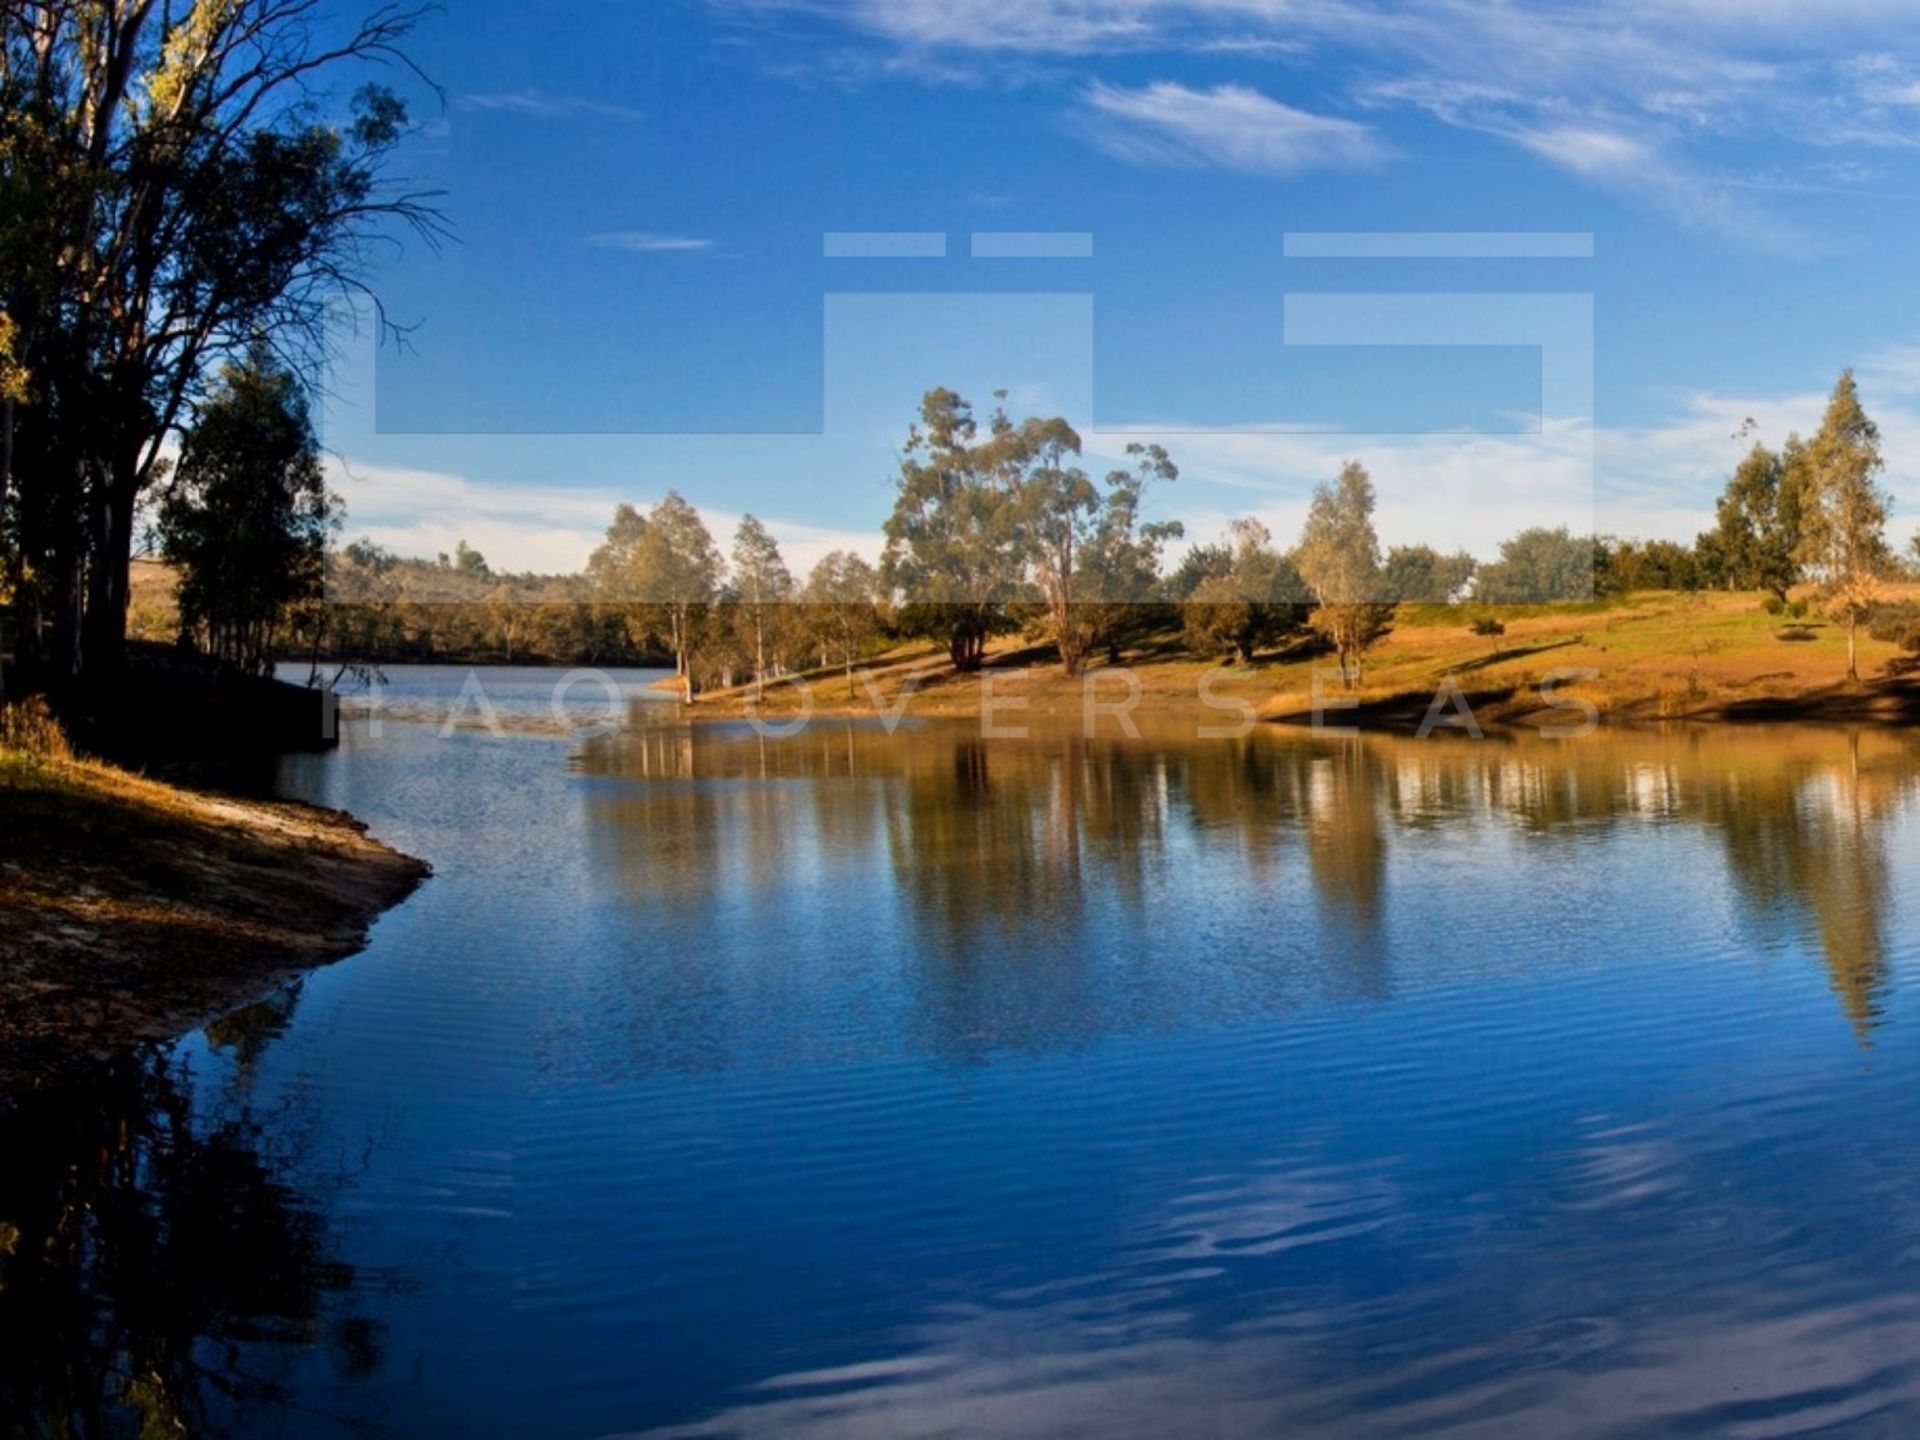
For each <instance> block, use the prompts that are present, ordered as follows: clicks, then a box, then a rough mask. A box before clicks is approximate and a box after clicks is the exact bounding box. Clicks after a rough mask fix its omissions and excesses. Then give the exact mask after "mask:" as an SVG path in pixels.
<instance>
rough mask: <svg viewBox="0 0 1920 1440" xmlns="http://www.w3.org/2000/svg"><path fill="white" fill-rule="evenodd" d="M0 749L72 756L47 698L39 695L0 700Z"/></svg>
mask: <svg viewBox="0 0 1920 1440" xmlns="http://www.w3.org/2000/svg"><path fill="white" fill-rule="evenodd" d="M0 750H17V751H19V752H21V753H22V754H26V755H32V756H35V757H37V758H39V759H44V760H70V759H72V758H73V751H72V749H71V748H70V747H69V746H68V744H67V737H66V733H65V732H64V731H63V730H61V728H60V722H59V721H58V720H55V719H54V718H53V712H52V711H51V710H49V709H47V702H46V701H44V700H41V699H38V698H35V699H31V700H20V701H13V702H8V701H4V700H0Z"/></svg>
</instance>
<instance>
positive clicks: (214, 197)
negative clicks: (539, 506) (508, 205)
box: [0, 0, 438, 671]
mask: <svg viewBox="0 0 1920 1440" xmlns="http://www.w3.org/2000/svg"><path fill="white" fill-rule="evenodd" d="M318 11H319V4H318V0H196V3H193V4H182V5H156V4H154V3H152V0H49V3H43V4H8V5H6V6H4V7H3V8H0V95H4V100H5V103H4V104H0V196H4V197H5V198H6V200H7V202H8V203H7V208H8V210H9V211H10V214H9V216H8V223H6V224H4V225H0V309H4V310H5V311H6V312H7V313H8V314H9V315H10V316H11V317H12V318H13V320H14V321H15V323H16V324H17V326H18V329H19V335H18V344H19V348H20V360H21V363H23V364H24V365H25V366H26V368H27V369H28V370H29V371H30V372H31V374H32V375H33V377H34V387H33V394H32V395H31V397H30V399H29V403H25V404H20V405H17V406H16V407H15V422H16V423H15V424H13V425H12V426H10V427H7V429H6V432H5V436H4V444H5V447H6V454H5V455H4V457H0V473H3V474H6V475H7V476H8V477H9V488H11V489H12V490H13V491H14V499H15V501H16V502H17V505H16V513H15V524H16V528H17V537H16V538H17V543H18V548H19V550H20V552H21V554H22V557H23V558H22V560H21V561H20V563H18V564H16V566H15V569H14V574H13V578H14V580H15V581H16V582H19V581H22V580H25V579H28V578H29V577H30V578H31V584H30V585H27V586H25V587H24V589H23V593H22V594H21V596H20V601H21V603H22V604H23V605H24V607H25V609H26V611H27V618H28V620H29V626H28V631H27V634H28V639H29V643H30V644H33V643H40V644H41V648H42V649H43V651H45V652H46V653H47V655H48V657H49V658H50V659H52V660H53V661H54V662H55V664H56V666H57V667H58V668H59V669H61V670H65V671H76V670H78V669H80V668H82V667H83V666H86V667H89V668H99V669H111V668H112V667H113V666H114V665H115V664H117V663H118V660H119V657H120V653H121V647H122V644H123V641H124V636H125V627H126V609H127V598H128V565H129V559H130V555H131V547H132V538H133V534H132V532H133V517H134V513H135V509H136V506H137V504H138V502H139V500H140V498H141V496H142V494H143V493H144V492H146V491H147V490H148V488H149V487H150V486H151V485H152V484H153V483H154V482H155V481H156V479H157V478H158V477H159V474H160V467H161V457H162V455H163V454H164V452H165V451H166V448H167V444H168V441H169V440H170V439H171V438H172V437H174V436H175V435H176V434H177V433H178V431H179V430H180V428H181V427H182V426H183V425H184V424H186V423H188V421H189V420H190V418H191V415H192V413H193V411H194V409H195V408H196V407H197V406H198V405H199V404H200V403H201V402H202V401H203V400H204V399H206V396H207V391H208V389H209V386H210V383H211V382H212V381H213V379H214V378H215V377H216V376H217V374H218V372H219V369H220V367H221V366H222V365H223V364H224V363H225V362H227V361H228V360H232V359H238V358H240V357H242V356H244V355H245V354H246V353H247V352H248V351H249V350H250V349H252V348H253V347H255V346H256V345H259V344H261V343H263V342H264V343H266V344H268V345H269V346H271V347H272V348H273V350H274V351H275V356H276V361H277V363H280V364H282V365H287V366H292V367H293V368H296V369H304V368H306V367H308V366H311V365H315V364H317V362H318V360H319V359H320V357H321V355H322V351H323V348H324V345H323V339H322V328H323V325H324V322H325V318H326V312H327V310H328V308H329V306H330V305H331V304H332V303H333V301H334V300H335V299H336V298H337V297H338V296H339V295H340V294H341V293H342V291H343V290H345V291H360V292H361V293H365V292H366V287H367V284H368V273H367V270H366V266H367V264H368V262H369V257H370V255H371V253H372V250H371V242H372V241H374V240H375V239H377V238H379V237H380V236H382V235H389V234H391V233H392V232H391V231H390V230H389V228H388V227H389V224H390V222H394V221H398V222H399V223H400V225H401V226H402V227H408V226H410V227H412V228H414V229H415V230H416V231H418V232H420V233H424V234H427V235H433V234H435V233H436V232H437V228H438V221H437V218H436V217H435V215H434V212H433V211H432V209H431V198H430V197H428V196H425V195H421V194H410V193H406V192H404V191H398V190H395V189H392V188H389V187H386V186H383V184H382V182H381V176H382V174H383V173H384V171H385V169H386V166H387V162H388V158H389V157H390V156H391V154H392V152H393V150H394V147H395V146H396V144H397V143H398V141H399V140H400V138H401V135H402V132H403V130H404V127H405V121H406V112H405V109H404V107H403V106H402V105H401V103H400V101H399V100H398V99H397V98H396V97H395V96H394V95H392V94H391V93H390V92H388V91H386V90H384V89H380V88H378V87H371V86H368V87H363V88H362V89H361V90H360V91H359V92H358V93H357V95H356V97H355V102H354V107H353V111H352V113H351V115H350V117H346V118H343V119H341V120H338V121H335V120H326V119H321V118H319V117H320V115H321V114H322V104H321V102H322V101H323V99H324V90H323V89H322V88H321V87H322V86H323V85H324V83H325V80H326V78H327V77H328V76H329V75H331V74H333V73H335V72H336V71H338V70H339V69H340V68H341V67H343V66H350V65H351V64H352V63H353V62H356V61H359V62H374V63H384V62H398V63H400V64H402V65H404V64H405V57H404V56H403V55H402V54H401V53H400V50H399V48H398V47H399V45H400V43H401V41H402V40H403V38H404V37H405V35H406V34H407V32H408V30H409V29H410V27H411V25H412V23H413V20H414V18H415V14H416V12H414V11H410V10H407V9H404V8H399V7H395V6H391V5H387V6H382V7H381V8H379V9H377V10H376V11H375V12H374V13H373V14H372V15H371V16H370V17H369V18H368V19H367V20H366V21H365V22H364V23H362V24H361V25H359V26H358V27H349V28H348V29H347V30H346V31H345V32H344V34H342V35H339V36H338V38H337V39H329V40H322V39H321V38H320V37H321V36H322V34H323V33H325V31H324V29H323V27H321V26H320V25H318V24H317V23H315V22H316V18H317V14H318ZM16 202H22V203H23V205H24V208H15V205H16ZM16 588H17V589H21V588H22V587H20V586H19V585H18V584H16ZM43 642H44V643H43Z"/></svg>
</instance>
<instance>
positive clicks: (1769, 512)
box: [1696, 435, 1808, 601]
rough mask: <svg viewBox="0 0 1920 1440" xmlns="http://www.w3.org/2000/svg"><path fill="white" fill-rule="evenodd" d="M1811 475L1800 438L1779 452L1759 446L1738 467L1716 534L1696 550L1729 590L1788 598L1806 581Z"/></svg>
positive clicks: (1718, 512) (1721, 504) (1718, 513)
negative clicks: (1803, 552)
mask: <svg viewBox="0 0 1920 1440" xmlns="http://www.w3.org/2000/svg"><path fill="white" fill-rule="evenodd" d="M1807 474H1808V471H1807V450H1806V447H1805V446H1804V445H1803V444H1801V442H1800V438H1799V437H1798V436H1797V435H1794V436H1788V437H1787V443H1786V446H1785V447H1784V448H1783V449H1782V450H1780V451H1778V452H1775V451H1773V450H1770V449H1768V448H1767V447H1766V446H1765V445H1760V444H1756V445H1754V447H1753V448H1752V449H1751V450H1749V451H1748V452H1747V454H1746V456H1745V457H1744V458H1743V459H1742V460H1741V461H1740V463H1739V464H1738V465H1737V466H1735V467H1734V471H1733V475H1732V477H1731V478H1730V479H1728V481H1727V488H1726V489H1725V490H1724V491H1723V492H1722V493H1721V496H1720V499H1719V500H1718V501H1717V502H1716V504H1715V506H1714V519H1715V522H1716V523H1715V525H1714V528H1713V529H1712V530H1710V531H1708V532H1707V534H1706V535H1703V536H1702V537H1701V542H1702V543H1701V544H1700V545H1699V546H1697V547H1696V548H1697V549H1698V550H1699V551H1700V552H1701V553H1702V554H1703V555H1705V556H1707V557H1710V559H1711V561H1712V563H1713V567H1714V569H1715V570H1716V571H1717V574H1716V576H1715V578H1716V579H1718V580H1719V581H1720V582H1721V583H1723V584H1724V585H1726V587H1727V588H1728V589H1730V590H1764V591H1766V592H1768V593H1769V594H1771V595H1772V596H1774V598H1775V599H1777V600H1781V601H1784V600H1785V599H1786V598H1787V592H1788V591H1789V590H1790V589H1792V588H1793V585H1794V584H1795V582H1796V581H1798V580H1799V579H1800V558H1799V550H1800V544H1801V524H1802V520H1801V512H1802V507H1803V504H1804V499H1805V494H1806V488H1807V486H1806V481H1807Z"/></svg>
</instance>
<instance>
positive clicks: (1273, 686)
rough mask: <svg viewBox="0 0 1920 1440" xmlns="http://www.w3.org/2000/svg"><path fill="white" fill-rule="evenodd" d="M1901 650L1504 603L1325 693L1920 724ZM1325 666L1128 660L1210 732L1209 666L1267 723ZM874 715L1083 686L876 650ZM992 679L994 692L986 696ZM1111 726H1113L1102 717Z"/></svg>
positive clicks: (924, 711)
mask: <svg viewBox="0 0 1920 1440" xmlns="http://www.w3.org/2000/svg"><path fill="white" fill-rule="evenodd" d="M1481 615H1495V616H1497V617H1498V618H1499V620H1500V621H1501V623H1502V624H1503V625H1504V626H1505V627H1506V633H1505V634H1503V635H1500V636H1496V637H1487V636H1481V635H1477V634H1474V633H1473V631H1472V629H1471V623H1472V621H1473V620H1474V619H1475V618H1477V617H1479V616H1481ZM1903 659H1904V657H1903V656H1902V655H1901V654H1900V652H1899V651H1898V650H1896V649H1895V647H1894V646H1892V645H1889V644H1883V643H1881V642H1878V641H1874V640H1871V639H1870V638H1868V636H1867V635H1866V633H1865V631H1864V629H1863V630H1862V632H1861V635H1860V669H1861V675H1862V680H1861V683H1859V684H1857V685H1856V684H1852V683H1849V682H1848V680H1847V678H1846V636H1845V632H1844V630H1843V629H1842V628H1841V627H1840V626H1837V625H1834V624H1830V623H1827V622H1825V621H1823V620H1821V619H1819V618H1818V617H1815V618H1811V619H1804V620H1791V619H1787V618H1784V617H1780V616H1772V615H1768V614H1767V613H1766V612H1765V611H1764V610H1763V609H1762V607H1761V599H1760V597H1759V596H1757V595H1729V594H1694V595H1689V594H1680V593H1675V592H1666V591H1662V592H1651V593H1646V594H1639V595H1633V596H1626V597H1622V598H1620V599H1617V600H1611V601H1606V602H1594V603H1590V604H1578V605H1558V606H1534V607H1503V608H1500V609H1498V610H1494V609H1489V608H1476V607H1468V606H1445V605H1419V606H1403V607H1402V608H1401V610H1400V612H1399V613H1398V615H1397V616H1396V617H1395V620H1394V625H1393V629H1392V632H1391V633H1390V634H1389V635H1388V636H1387V637H1386V638H1385V639H1384V640H1382V641H1381V642H1380V643H1379V644H1377V645H1376V646H1375V647H1374V648H1373V649H1372V650H1371V651H1370V652H1369V653H1368V656H1367V669H1366V677H1365V682H1364V684H1362V685H1361V686H1360V688H1359V689H1358V690H1357V691H1355V692H1352V693H1351V695H1347V694H1346V693H1345V692H1342V691H1340V687H1339V682H1338V680H1337V679H1336V678H1333V677H1331V676H1326V677H1325V678H1323V679H1322V682H1321V684H1322V689H1323V690H1324V691H1325V692H1326V693H1327V694H1329V695H1332V696H1336V697H1339V698H1348V699H1352V700H1355V701H1357V702H1358V705H1359V709H1358V712H1357V714H1350V713H1348V712H1344V711H1342V712H1337V713H1330V720H1331V721H1332V723H1352V722H1354V721H1355V720H1357V721H1358V722H1359V723H1361V724H1363V725H1366V724H1372V725H1374V726H1377V727H1379V728H1389V729H1390V728H1402V727H1406V726H1417V725H1418V724H1419V723H1420V720H1421V719H1422V718H1423V717H1424V716H1425V714H1426V712H1427V707H1428V706H1429V704H1430V703H1431V702H1432V700H1433V698H1434V694H1435V691H1436V688H1437V687H1438V686H1440V685H1441V684H1442V682H1443V681H1444V680H1445V679H1446V677H1448V676H1452V677H1453V678H1454V680H1455V681H1456V682H1457V683H1458V685H1459V686H1460V689H1461V691H1462V692H1463V693H1464V694H1466V695H1467V696H1468V697H1470V700H1471V703H1472V704H1473V706H1474V710H1475V713H1476V715H1477V716H1478V717H1479V718H1480V720H1481V721H1482V722H1483V723H1485V724H1527V723H1534V722H1538V721H1541V720H1552V721H1554V722H1556V723H1558V722H1562V721H1564V720H1565V718H1566V715H1565V712H1564V711H1558V710H1550V709H1548V708H1546V706H1545V705H1544V704H1543V702H1542V700H1541V698H1540V686H1541V683H1542V682H1543V681H1544V680H1546V679H1547V677H1549V676H1550V675H1552V674H1554V673H1555V672H1565V671H1570V670H1582V671H1591V672H1593V673H1592V674H1590V675H1588V676H1586V677H1584V678H1582V679H1579V680H1573V681H1564V682H1556V685H1555V693H1556V695H1558V696H1560V697H1563V698H1578V699H1585V700H1588V701H1590V702H1591V703H1592V704H1593V705H1594V706H1595V707H1596V708H1597V709H1598V710H1599V712H1600V714H1601V717H1602V719H1603V721H1605V722H1608V723H1633V722H1641V721H1649V720H1664V719H1694V720H1711V719H1732V720H1741V719H1751V720H1759V719H1796V720H1849V721H1852V720H1865V721H1884V722H1888V723H1903V722H1911V721H1913V720H1916V719H1920V683H1916V680H1915V679H1914V677H1912V676H1909V675H1908V674H1907V673H1905V667H1904V666H1903V664H1902V661H1903ZM1331 664H1332V660H1331V657H1329V656H1328V655H1326V654H1324V653H1320V652H1318V651H1317V650H1316V649H1315V648H1314V647H1313V646H1311V645H1310V644H1306V643H1301V644H1297V645H1295V646H1293V647H1292V648H1289V649H1285V650H1282V651H1280V652H1278V653H1277V654H1275V655H1272V656H1266V657H1262V658H1261V659H1260V661H1259V662H1258V663H1256V664H1254V665H1251V666H1235V667H1226V668H1221V669H1215V666H1214V665H1212V664H1209V663H1208V662H1205V661H1201V660H1196V659H1194V658H1193V657H1191V656H1189V655H1187V654H1185V653H1184V651H1183V650H1182V649H1181V647H1180V643H1179V636H1178V635H1177V633H1169V634H1167V635H1165V636H1163V637H1159V638H1158V640H1157V641H1155V642H1150V643H1148V644H1147V645H1145V646H1143V647H1142V648H1141V649H1140V650H1139V651H1137V652H1134V653H1130V654H1129V655H1128V656H1127V657H1126V663H1125V666H1124V668H1125V669H1126V670H1127V672H1128V673H1129V674H1130V675H1131V676H1132V677H1133V678H1134V680H1136V681H1137V682H1138V684H1139V690H1140V702H1139V709H1140V711H1141V712H1142V713H1154V714H1166V715H1172V716H1175V717H1182V718H1184V717H1192V718H1193V719H1195V720H1196V721H1198V722H1200V723H1206V724H1218V723H1220V722H1221V721H1222V719H1223V718H1224V719H1227V720H1231V718H1232V716H1231V715H1224V714H1223V712H1221V711H1220V710H1218V709H1215V708H1209V707H1208V705H1207V704H1206V703H1204V702H1203V701H1202V700H1201V698H1200V682H1201V677H1202V676H1203V675H1205V674H1206V673H1207V672H1208V671H1209V670H1210V669H1215V673H1214V675H1213V678H1212V680H1211V681H1210V682H1209V687H1208V688H1209V694H1210V695H1211V696H1212V698H1213V700H1214V702H1215V705H1216V706H1218V705H1224V704H1231V703H1233V702H1243V703H1245V704H1248V705H1251V706H1252V707H1253V708H1254V713H1255V714H1256V715H1258V716H1259V717H1260V718H1262V719H1267V720H1305V719H1308V718H1310V716H1311V712H1312V707H1313V686H1314V675H1315V672H1316V671H1320V672H1323V674H1324V672H1325V671H1326V670H1327V669H1328V667H1330V666H1331ZM866 670H867V672H868V675H869V677H870V679H871V682H872V688H873V692H874V693H877V695H878V697H879V704H880V705H881V706H884V707H893V706H896V705H898V704H900V702H901V699H902V695H903V692H906V691H908V690H909V688H910V689H911V693H910V694H909V695H907V698H906V704H905V713H906V714H908V715H918V716H933V715H978V714H980V713H981V710H982V706H983V703H984V702H985V701H986V700H987V699H989V698H991V699H993V700H996V701H1004V700H1005V699H1007V698H1012V699H1014V700H1015V701H1016V702H1018V701H1019V700H1022V699H1024V701H1025V702H1026V703H1025V706H1024V707H1023V708H1004V709H1001V710H1000V711H999V712H998V713H999V715H1000V717H1001V719H1002V721H1003V723H1007V724H1017V723H1019V721H1020V719H1021V717H1022V716H1030V717H1043V716H1049V715H1057V716H1069V715H1071V716H1078V715H1080V714H1081V712H1082V704H1083V695H1084V693H1085V686H1086V685H1087V684H1088V683H1089V682H1087V681H1084V680H1070V679H1068V678H1067V677H1065V676H1064V675H1062V674H1061V672H1060V667H1059V665H1058V663H1057V661H1056V660H1055V659H1054V656H1053V654H1052V651H1051V650H1050V649H1049V648H1048V647H1046V646H1042V645H1033V644H1031V643H1026V642H1022V641H1020V640H1018V639H1011V640H1003V641H1001V642H999V643H997V644H996V645H995V646H994V647H993V648H992V650H991V652H990V655H989V662H988V667H987V669H986V670H985V671H984V672H982V673H981V674H979V675H956V674H955V673H954V672H953V670H952V667H951V666H950V665H948V664H947V663H946V657H945V653H944V651H943V650H941V649H939V648H937V647H934V646H930V645H921V646H912V647H903V648H902V649H899V650H896V651H892V652H890V653H888V654H886V655H883V656H880V657H878V658H876V659H874V660H872V661H870V662H868V664H867V666H866ZM802 678H804V679H805V680H806V681H807V684H808V686H809V688H810V690H811V692H812V700H813V704H814V709H815V713H816V714H859V715H871V714H873V713H874V712H875V708H876V704H875V700H874V698H873V695H871V694H869V692H868V690H867V688H866V687H865V685H863V684H861V683H860V682H859V681H857V680H856V683H855V686H854V690H853V693H852V694H850V693H849V689H848V686H847V682H846V680H845V679H844V678H843V677H842V676H841V675H840V674H839V673H838V672H836V671H831V670H828V671H818V672H813V673H810V674H808V675H806V676H804V677H802ZM1091 684H1092V686H1093V687H1094V692H1095V694H1096V695H1097V696H1098V697H1099V698H1100V699H1101V700H1103V701H1109V702H1119V701H1122V700H1124V699H1125V698H1126V696H1127V694H1128V686H1129V684H1130V682H1129V681H1127V680H1125V679H1122V678H1119V677H1116V676H1113V675H1100V676H1095V677H1094V679H1093V680H1092V681H1091ZM984 686H991V687H992V689H991V692H990V694H989V693H988V692H985V691H984V690H983V687H984ZM751 698H752V697H751V693H750V691H749V690H748V689H747V688H746V687H740V688H736V689H733V690H728V691H718V692H713V693H710V694H708V695H706V696H703V697H702V698H701V701H700V703H699V705H698V706H697V707H696V713H699V714H705V715H713V716H731V715H740V714H742V713H744V712H745V710H746V709H747V707H748V705H749V703H750V701H751ZM802 704H803V701H802V697H801V692H800V690H799V688H798V687H797V686H794V685H790V684H778V685H771V686H769V687H768V688H767V690H766V692H765V694H764V695H763V696H762V697H761V698H760V701H759V710H760V713H762V714H764V715H766V716H768V717H769V718H779V717H781V716H786V715H791V714H792V713H794V712H795V711H796V710H797V709H799V708H800V707H801V705H802ZM1102 723H1104V724H1108V725H1112V724H1114V723H1115V722H1113V721H1104V722H1102Z"/></svg>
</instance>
